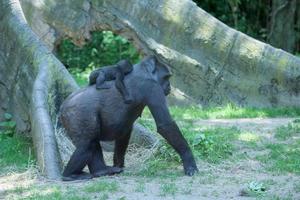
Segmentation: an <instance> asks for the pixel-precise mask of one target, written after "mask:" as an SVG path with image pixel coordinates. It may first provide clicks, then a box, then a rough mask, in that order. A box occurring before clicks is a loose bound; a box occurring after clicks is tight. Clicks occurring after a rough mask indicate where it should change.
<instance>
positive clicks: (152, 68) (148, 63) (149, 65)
mask: <svg viewBox="0 0 300 200" xmlns="http://www.w3.org/2000/svg"><path fill="white" fill-rule="evenodd" d="M144 65H145V67H146V70H147V71H148V72H150V73H151V74H154V73H155V72H156V65H157V59H156V57H155V56H149V57H147V58H146V59H145V60H144Z"/></svg>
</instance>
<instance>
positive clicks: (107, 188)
mask: <svg viewBox="0 0 300 200" xmlns="http://www.w3.org/2000/svg"><path fill="white" fill-rule="evenodd" d="M83 190H84V191H85V192H88V193H94V192H110V193H111V192H117V191H118V190H119V185H118V183H117V182H115V181H112V182H111V181H105V180H100V181H97V182H93V183H91V184H89V185H87V186H86V187H85V188H84V189H83Z"/></svg>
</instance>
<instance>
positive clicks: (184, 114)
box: [170, 104, 300, 120]
mask: <svg viewBox="0 0 300 200" xmlns="http://www.w3.org/2000/svg"><path fill="white" fill-rule="evenodd" d="M170 112H171V114H172V116H173V117H174V118H175V119H180V120H185V119H186V120H192V119H233V118H257V117H259V118H272V117H298V116H300V108H293V107H290V108H288V107H287V108H242V107H238V106H234V105H231V104H229V105H227V106H222V107H214V108H204V109H203V108H200V107H194V106H190V107H176V106H171V107H170Z"/></svg>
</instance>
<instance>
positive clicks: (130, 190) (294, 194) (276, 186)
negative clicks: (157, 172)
mask: <svg viewBox="0 0 300 200" xmlns="http://www.w3.org/2000/svg"><path fill="white" fill-rule="evenodd" d="M292 120H293V119H287V118H274V119H226V120H224V119H218V120H197V121H194V122H193V123H194V125H195V126H201V127H217V126H221V127H237V128H238V129H240V130H242V131H243V132H251V134H257V135H258V136H260V138H261V140H260V141H259V143H263V142H266V141H268V142H270V141H271V142H274V143H276V142H277V141H276V139H275V138H274V133H275V129H276V128H277V127H279V126H282V125H286V124H288V123H289V122H291V121H292ZM235 145H236V147H237V152H234V153H236V154H241V153H242V154H245V155H246V159H240V160H237V161H233V160H231V159H227V160H225V161H223V162H222V163H221V164H216V165H215V164H209V163H207V162H204V161H198V163H197V164H198V167H199V170H200V172H199V174H197V175H196V176H194V177H187V176H184V175H183V172H182V167H178V169H176V170H177V171H176V173H177V174H178V176H174V177H167V178H162V177H142V176H133V175H131V174H130V172H131V171H134V170H135V169H136V168H138V167H139V166H140V165H142V162H143V160H142V159H141V160H135V161H132V163H131V165H129V166H127V168H125V170H126V171H127V172H126V173H124V174H121V175H118V176H111V177H101V178H98V179H93V180H90V181H78V182H59V181H48V180H46V179H44V178H43V177H41V176H39V174H38V172H37V170H36V169H35V168H31V169H29V170H28V171H26V172H24V173H10V174H8V175H5V176H2V177H0V199H1V198H2V199H23V198H26V197H28V196H30V195H31V194H30V193H32V191H33V190H34V189H28V190H26V189H24V188H34V187H38V188H39V191H38V192H44V193H47V192H48V193H51V192H52V190H55V188H57V187H58V188H59V189H60V191H62V192H63V194H65V193H64V192H65V191H67V192H68V193H70V192H74V193H77V194H79V195H82V196H83V197H85V198H87V199H120V200H124V199H126V200H127V199H128V200H131V199H132V200H137V199H144V200H153V199H164V200H165V199H166V200H168V199H178V200H185V199H187V200H194V199H195V200H198V199H220V200H221V199H222V200H224V199H295V200H296V199H300V177H299V176H298V175H295V174H291V173H286V174H283V175H278V174H275V173H272V172H269V171H267V170H266V169H265V168H264V166H263V165H262V164H261V163H260V162H259V161H257V160H256V159H255V157H256V156H257V155H262V154H265V153H267V152H266V150H261V149H260V148H258V149H255V148H249V147H247V146H243V145H241V144H240V143H238V142H237V143H236V144H235ZM258 145H259V144H258ZM134 156H135V155H128V157H127V163H128V162H130V161H131V160H133V159H134V158H133V157H134ZM106 157H107V158H110V157H111V155H110V154H106ZM299 158H300V155H299ZM99 181H106V182H107V183H117V189H116V190H115V191H113V192H111V191H108V190H104V191H100V192H97V191H89V192H87V190H86V189H85V188H86V187H87V186H90V185H93V184H97V183H99ZM251 182H252V183H253V182H254V183H264V185H265V186H266V188H265V191H263V192H262V193H261V195H260V194H255V195H251V194H250V195H249V194H246V193H245V192H244V191H245V190H246V189H247V187H248V186H249V184H250V183H251ZM22 188H23V189H22ZM41 188H44V189H41ZM53 188H54V189H53ZM31 199H34V198H31ZM45 199H51V198H46V197H45ZM70 199H72V198H70ZM73 199H80V198H73Z"/></svg>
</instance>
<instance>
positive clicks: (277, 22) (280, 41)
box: [268, 0, 297, 53]
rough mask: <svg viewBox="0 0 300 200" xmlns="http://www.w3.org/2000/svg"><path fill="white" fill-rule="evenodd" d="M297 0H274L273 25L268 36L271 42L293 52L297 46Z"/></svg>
mask: <svg viewBox="0 0 300 200" xmlns="http://www.w3.org/2000/svg"><path fill="white" fill-rule="evenodd" d="M296 1H297V0H273V1H272V17H271V27H270V33H269V37H268V41H269V42H270V44H272V45H274V46H275V47H278V48H281V49H283V50H285V51H288V52H291V53H293V52H294V51H295V47H296V30H295V24H296V23H295V18H296V17H295V15H296Z"/></svg>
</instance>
